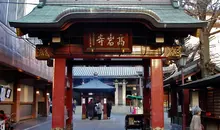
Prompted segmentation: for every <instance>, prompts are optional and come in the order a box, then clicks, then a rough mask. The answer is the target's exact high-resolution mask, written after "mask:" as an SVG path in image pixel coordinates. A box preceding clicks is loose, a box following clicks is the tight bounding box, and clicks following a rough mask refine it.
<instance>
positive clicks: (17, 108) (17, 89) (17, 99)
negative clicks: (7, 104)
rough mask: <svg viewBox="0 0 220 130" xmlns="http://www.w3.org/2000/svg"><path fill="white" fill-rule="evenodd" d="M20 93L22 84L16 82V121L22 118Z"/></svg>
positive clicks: (14, 107) (13, 107)
mask: <svg viewBox="0 0 220 130" xmlns="http://www.w3.org/2000/svg"><path fill="white" fill-rule="evenodd" d="M20 94H21V84H20V83H19V82H15V83H14V86H13V102H14V104H13V106H12V113H14V114H15V116H14V121H16V122H18V121H19V120H20Z"/></svg>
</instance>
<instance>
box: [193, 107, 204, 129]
mask: <svg viewBox="0 0 220 130" xmlns="http://www.w3.org/2000/svg"><path fill="white" fill-rule="evenodd" d="M201 111H202V110H201V109H200V108H199V106H196V107H195V108H194V109H193V110H192V112H193V117H192V121H191V123H190V130H203V129H204V128H203V125H202V124H201V117H200V115H201Z"/></svg>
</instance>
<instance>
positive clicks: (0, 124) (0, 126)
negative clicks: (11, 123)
mask: <svg viewBox="0 0 220 130" xmlns="http://www.w3.org/2000/svg"><path fill="white" fill-rule="evenodd" d="M0 130H5V121H4V120H3V121H0Z"/></svg>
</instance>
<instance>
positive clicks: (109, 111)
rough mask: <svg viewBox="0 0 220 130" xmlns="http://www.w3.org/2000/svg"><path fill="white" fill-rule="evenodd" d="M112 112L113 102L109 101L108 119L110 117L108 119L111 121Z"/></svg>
mask: <svg viewBox="0 0 220 130" xmlns="http://www.w3.org/2000/svg"><path fill="white" fill-rule="evenodd" d="M111 111H112V102H111V101H108V102H107V117H108V119H110V117H111Z"/></svg>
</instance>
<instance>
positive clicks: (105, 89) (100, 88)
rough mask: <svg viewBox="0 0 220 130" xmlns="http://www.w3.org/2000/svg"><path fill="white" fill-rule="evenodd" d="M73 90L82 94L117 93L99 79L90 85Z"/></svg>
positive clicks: (90, 82) (89, 83)
mask: <svg viewBox="0 0 220 130" xmlns="http://www.w3.org/2000/svg"><path fill="white" fill-rule="evenodd" d="M73 89H74V91H78V92H81V93H110V92H114V91H115V88H114V87H112V86H109V85H107V84H105V83H103V82H101V81H100V80H98V79H93V80H91V81H89V82H88V83H85V84H82V85H80V86H76V87H74V88H73Z"/></svg>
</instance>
